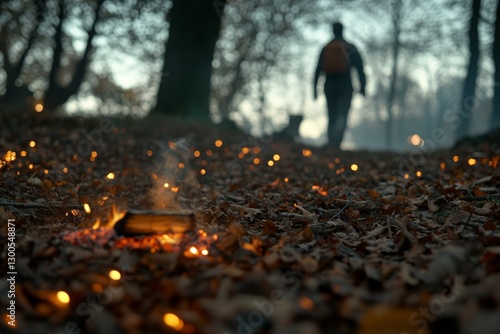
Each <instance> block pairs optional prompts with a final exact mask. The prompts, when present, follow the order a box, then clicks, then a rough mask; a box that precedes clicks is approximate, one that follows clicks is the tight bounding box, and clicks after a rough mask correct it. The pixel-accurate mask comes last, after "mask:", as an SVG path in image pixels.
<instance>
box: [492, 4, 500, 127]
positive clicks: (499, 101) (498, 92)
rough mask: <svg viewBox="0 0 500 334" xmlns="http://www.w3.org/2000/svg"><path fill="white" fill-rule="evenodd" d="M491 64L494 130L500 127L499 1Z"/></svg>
mask: <svg viewBox="0 0 500 334" xmlns="http://www.w3.org/2000/svg"><path fill="white" fill-rule="evenodd" d="M493 62H494V64H495V77H494V80H495V83H494V85H495V87H494V93H493V94H494V95H493V110H492V111H491V128H492V129H496V128H498V127H500V1H499V2H498V3H497V14H496V21H495V40H494V42H493Z"/></svg>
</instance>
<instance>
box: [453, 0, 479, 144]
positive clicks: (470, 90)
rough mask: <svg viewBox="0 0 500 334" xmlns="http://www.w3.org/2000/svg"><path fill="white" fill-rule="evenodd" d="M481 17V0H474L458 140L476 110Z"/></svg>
mask: <svg viewBox="0 0 500 334" xmlns="http://www.w3.org/2000/svg"><path fill="white" fill-rule="evenodd" d="M480 17H481V0H473V1H472V8H471V16H470V21H469V64H468V66H467V75H466V77H465V81H464V87H463V90H462V98H461V103H460V115H459V119H460V122H459V125H458V127H457V130H456V140H460V139H462V138H463V137H466V136H467V134H468V132H469V127H470V119H471V115H472V112H473V111H474V109H475V107H476V104H477V99H476V80H477V75H478V64H479V57H480V51H479V19H480Z"/></svg>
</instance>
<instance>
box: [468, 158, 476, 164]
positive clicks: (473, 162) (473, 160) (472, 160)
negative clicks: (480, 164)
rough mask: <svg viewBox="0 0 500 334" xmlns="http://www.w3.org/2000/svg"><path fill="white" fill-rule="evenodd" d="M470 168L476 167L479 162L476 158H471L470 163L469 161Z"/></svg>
mask: <svg viewBox="0 0 500 334" xmlns="http://www.w3.org/2000/svg"><path fill="white" fill-rule="evenodd" d="M467 162H468V163H469V165H470V166H474V165H475V164H476V163H477V160H476V159H474V158H470V159H469V161H467Z"/></svg>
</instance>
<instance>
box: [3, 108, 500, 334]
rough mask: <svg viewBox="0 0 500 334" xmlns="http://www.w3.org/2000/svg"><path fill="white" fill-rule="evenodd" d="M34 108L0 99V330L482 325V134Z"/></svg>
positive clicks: (493, 289)
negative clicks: (429, 137) (277, 127)
mask: <svg viewBox="0 0 500 334" xmlns="http://www.w3.org/2000/svg"><path fill="white" fill-rule="evenodd" d="M35 116H37V117H33V116H27V115H22V114H20V115H3V116H1V117H2V119H1V123H2V125H1V128H0V160H1V162H0V166H1V168H0V185H1V186H0V224H1V226H2V228H1V230H2V233H1V237H0V244H1V249H2V253H1V255H0V257H1V268H2V273H6V272H8V271H9V268H8V262H7V257H8V247H7V244H8V242H9V239H8V227H7V222H8V220H9V219H15V228H16V235H15V245H16V251H15V270H16V272H17V275H16V278H15V280H16V284H15V305H16V312H15V320H16V324H17V328H16V329H15V331H14V330H13V329H12V328H11V326H9V325H8V322H9V321H11V318H9V317H8V316H9V312H8V311H7V309H6V306H5V305H9V304H8V303H10V300H11V299H9V297H8V292H9V291H11V287H10V284H9V281H7V280H6V279H2V281H1V283H0V287H1V290H0V292H1V296H0V300H1V304H2V310H1V311H0V312H2V315H3V316H2V319H3V321H2V324H1V326H2V328H3V329H2V332H7V331H9V332H10V331H12V332H19V333H245V334H249V333H311V334H314V333H346V334H347V333H359V334H366V333H373V334H376V333H377V334H378V333H396V334H403V333H445V332H446V333H467V334H468V333H471V334H472V333H500V284H498V282H500V231H499V228H498V226H499V223H500V220H499V217H500V202H499V192H500V173H499V169H498V164H499V161H500V146H499V145H498V142H499V141H498V136H497V137H496V139H495V137H493V138H494V139H492V138H486V139H483V140H481V141H478V142H474V143H469V144H467V143H464V144H463V145H462V146H461V148H457V149H448V150H440V151H436V150H433V149H432V148H429V147H430V146H432V145H430V146H423V147H417V146H416V147H415V148H413V149H412V150H411V151H410V152H407V153H404V154H397V153H381V152H360V151H357V152H356V151H355V152H341V151H337V150H333V149H330V148H311V147H305V146H301V145H298V144H293V143H291V142H286V141H273V140H269V139H255V138H248V137H245V136H243V135H241V134H239V133H237V132H231V131H227V130H226V131H225V130H222V129H220V128H215V127H214V128H210V127H207V126H197V125H193V124H187V123H182V122H179V121H175V120H170V119H152V120H117V119H107V118H104V117H102V118H99V119H90V120H89V119H80V118H68V119H66V118H56V119H51V118H47V117H46V116H45V115H43V114H40V115H38V114H37V115H35ZM431 144H432V143H431ZM113 208H116V209H117V210H118V211H124V210H126V209H127V208H140V209H163V208H184V209H191V210H193V211H194V212H195V214H196V224H197V225H196V229H194V230H193V231H189V232H188V233H186V234H185V235H183V236H182V238H181V239H180V241H178V242H177V243H171V242H169V241H168V240H170V239H169V236H168V235H157V236H147V237H139V236H137V237H128V238H124V237H119V236H116V235H114V232H113V230H110V229H107V228H105V227H99V228H97V229H93V228H92V226H94V227H96V226H95V222H96V221H97V220H98V219H100V220H101V221H102V222H106V220H108V217H109V215H110V214H111V212H112V211H113ZM10 241H12V240H10ZM9 289H10V290H9Z"/></svg>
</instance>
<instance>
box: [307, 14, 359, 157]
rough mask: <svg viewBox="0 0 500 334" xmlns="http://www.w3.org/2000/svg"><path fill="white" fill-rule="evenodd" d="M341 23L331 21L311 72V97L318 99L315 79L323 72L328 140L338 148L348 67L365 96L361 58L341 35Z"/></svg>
mask: <svg viewBox="0 0 500 334" xmlns="http://www.w3.org/2000/svg"><path fill="white" fill-rule="evenodd" d="M343 29H344V27H343V25H342V24H341V23H339V22H335V23H333V34H334V39H333V40H331V41H330V42H329V43H328V44H327V45H326V46H325V47H323V49H322V50H321V53H320V56H319V60H318V65H317V67H316V72H315V73H314V86H313V90H314V99H315V100H316V99H317V98H318V90H317V86H318V79H319V77H320V75H321V74H322V73H324V74H325V97H326V102H327V107H328V140H329V143H330V145H332V146H333V147H335V148H340V143H341V142H342V138H343V137H344V131H345V128H346V125H347V114H348V113H349V108H350V107H351V99H352V94H353V88H352V81H351V67H354V68H356V71H357V72H358V77H359V84H360V90H359V92H360V93H361V95H363V96H365V86H366V77H365V72H364V71H363V60H362V59H361V55H360V54H359V52H358V49H356V47H355V46H354V45H352V44H350V43H348V42H346V41H345V40H344V38H343V36H342V33H343Z"/></svg>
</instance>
